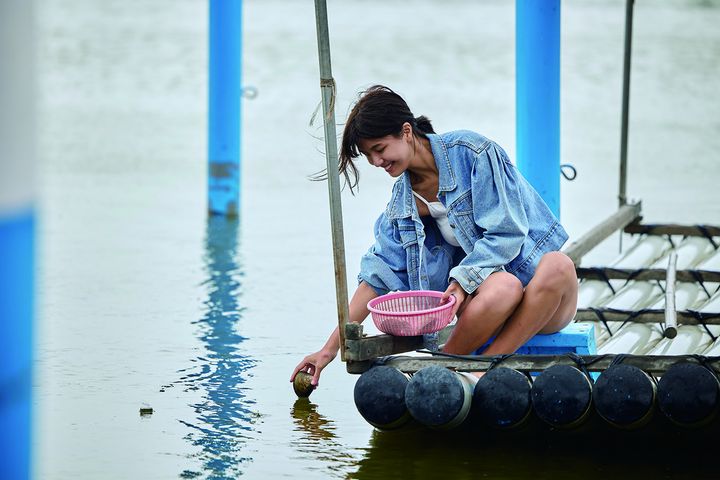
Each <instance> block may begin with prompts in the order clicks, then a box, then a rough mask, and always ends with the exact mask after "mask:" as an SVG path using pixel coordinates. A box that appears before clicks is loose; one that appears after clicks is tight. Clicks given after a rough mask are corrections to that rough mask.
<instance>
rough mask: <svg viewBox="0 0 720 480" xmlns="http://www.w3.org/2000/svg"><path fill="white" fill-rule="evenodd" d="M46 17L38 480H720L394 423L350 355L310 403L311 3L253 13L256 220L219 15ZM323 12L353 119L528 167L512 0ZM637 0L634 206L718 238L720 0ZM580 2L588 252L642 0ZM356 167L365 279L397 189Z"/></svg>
mask: <svg viewBox="0 0 720 480" xmlns="http://www.w3.org/2000/svg"><path fill="white" fill-rule="evenodd" d="M36 3H37V6H38V8H37V13H38V33H39V42H38V47H39V71H40V73H41V77H40V83H39V88H40V105H41V112H40V113H41V131H40V143H41V145H40V147H41V155H42V165H41V171H40V174H41V175H40V199H41V205H40V207H41V208H40V212H41V227H40V239H39V245H40V247H39V264H40V268H41V271H40V275H39V285H38V291H39V299H38V303H39V305H38V306H39V318H38V328H37V332H38V333H37V353H36V357H37V369H36V379H35V403H36V427H35V452H34V453H35V468H36V474H37V477H38V478H58V479H65V478H78V479H96V478H103V479H128V478H143V479H146V478H147V479H152V478H158V479H165V478H236V477H238V476H241V475H242V476H245V477H246V478H279V477H289V478H367V479H370V478H372V479H376V478H392V477H408V478H424V477H428V478H430V477H432V478H438V477H442V478H476V477H481V476H484V477H491V478H492V477H495V478H527V477H529V476H530V475H531V474H532V475H536V476H538V477H539V478H542V477H550V476H552V477H553V478H558V477H559V478H577V476H579V474H580V472H583V474H584V475H586V476H589V477H591V478H606V477H607V476H615V477H625V478H637V477H639V476H641V475H643V474H647V475H649V476H651V477H653V478H665V477H671V476H689V477H693V478H699V477H703V476H707V475H706V474H707V473H708V471H709V470H708V469H706V468H705V467H704V465H703V461H705V460H706V459H707V457H702V458H690V457H683V456H678V455H663V454H662V453H658V454H656V455H653V456H652V457H651V456H649V455H647V454H639V453H638V454H635V453H633V452H634V450H633V448H632V447H633V446H634V445H636V444H637V443H638V441H636V440H635V439H634V437H632V436H629V437H621V438H620V439H614V440H612V443H609V444H604V443H601V444H600V445H599V446H598V445H595V446H593V447H591V446H589V445H588V446H586V445H585V444H584V443H581V442H576V441H571V442H565V443H559V444H555V443H553V442H545V441H543V440H541V439H534V440H533V438H534V437H532V436H531V437H530V439H531V440H530V444H529V445H528V444H527V443H522V442H519V441H516V440H513V439H508V438H502V437H494V436H493V437H489V438H486V437H487V435H484V436H479V435H477V434H472V433H468V432H454V433H450V434H448V433H438V432H426V431H416V430H411V431H409V432H404V433H400V434H387V433H379V432H374V431H373V430H372V428H371V427H370V426H369V425H368V424H366V423H365V422H364V421H363V420H362V418H360V416H359V414H358V413H357V412H356V410H355V408H354V405H353V400H352V389H353V385H354V382H355V379H356V377H354V376H351V375H348V374H347V373H346V372H345V371H344V368H343V366H342V364H340V362H335V363H333V364H331V366H329V367H328V368H327V369H326V371H325V372H324V373H323V377H322V380H321V386H320V388H319V389H318V390H317V391H316V392H314V393H313V395H312V397H311V401H309V402H308V401H303V400H296V398H295V395H294V394H293V392H292V389H291V388H290V384H289V383H288V377H289V375H290V373H291V371H292V368H293V367H294V366H295V364H296V363H297V362H298V361H300V359H301V358H302V357H303V355H305V354H307V353H309V352H311V351H313V350H316V349H317V348H319V347H320V346H321V345H322V343H323V342H324V341H325V339H326V337H327V334H328V333H329V332H330V331H331V330H332V328H333V326H334V325H335V295H334V283H333V268H332V256H331V254H330V252H331V241H330V228H329V214H328V207H327V193H326V190H325V188H326V186H325V184H322V183H313V182H309V181H308V180H307V178H306V177H307V175H308V174H311V173H313V172H315V171H317V170H319V169H320V168H322V167H323V165H324V157H323V155H322V148H323V147H322V145H323V144H322V141H321V140H320V139H319V138H320V137H321V136H322V127H321V126H320V125H317V124H315V125H313V126H309V125H308V122H309V120H310V117H311V115H312V112H313V111H314V109H315V107H316V106H317V104H318V101H319V98H320V95H319V87H318V67H317V47H316V43H315V25H314V10H313V5H312V2H310V1H305V2H303V1H294V0H263V1H260V0H254V1H252V0H247V1H246V2H244V5H245V6H244V15H245V17H244V20H243V21H244V26H245V32H244V51H245V57H244V81H245V83H246V84H248V85H253V86H255V87H257V89H258V91H259V96H258V97H257V99H255V100H248V101H246V102H245V104H244V110H243V112H244V113H243V175H244V177H243V179H244V180H243V215H242V218H241V219H240V221H237V222H232V221H226V220H224V219H210V220H208V219H207V217H206V213H205V195H206V193H205V168H206V167H205V165H206V164H205V162H206V153H205V148H206V134H205V129H206V95H207V82H206V65H207V51H206V48H207V2H206V1H200V0H182V1H170V0H154V1H152V2H150V1H140V0H131V1H115V0H103V1H102V2H96V1H92V0H38V1H37V2H36ZM328 3H329V13H330V34H331V48H332V53H333V69H334V74H335V77H336V80H337V83H338V109H337V111H338V121H342V117H344V115H345V114H346V112H347V111H348V108H349V106H350V104H351V102H352V100H353V99H354V98H355V95H356V93H357V91H358V90H359V89H361V88H362V87H365V86H368V85H370V84H373V83H385V84H388V85H390V86H392V87H393V88H394V89H396V90H397V91H399V92H400V93H402V94H403V95H404V96H405V97H406V99H407V100H408V102H409V103H410V105H411V107H412V108H413V109H414V110H415V112H416V113H417V114H426V115H428V116H429V117H430V118H431V119H432V120H433V122H434V125H435V126H436V128H437V130H439V131H445V130H451V129H456V128H470V129H474V130H477V131H480V132H482V133H484V134H486V135H487V136H489V137H491V138H493V139H495V140H497V141H498V142H499V143H501V144H502V145H504V146H505V147H506V149H507V150H508V152H509V153H510V155H511V156H513V154H514V150H515V145H514V135H515V130H514V128H515V127H514V109H515V105H514V2H512V1H500V0H497V1H487V2H486V1H483V2H471V1H457V0H455V1H447V2H432V1H429V0H427V1H409V2H382V1H366V2H355V1H350V0H343V1H340V0H338V1H329V2H328ZM636 3H637V7H636V18H635V25H636V36H635V43H634V47H635V57H634V70H633V77H632V82H633V83H632V85H633V91H632V95H633V96H632V102H631V139H630V169H629V175H630V180H629V187H628V192H629V193H630V195H631V196H633V197H635V198H641V199H642V200H643V202H644V213H645V217H646V219H647V220H648V221H651V222H652V221H658V222H703V223H709V224H720V203H718V196H717V179H718V178H720V162H719V161H718V158H717V152H718V151H720V136H718V135H717V132H718V131H720V96H719V95H718V93H717V78H719V77H720V30H718V28H717V25H718V24H720V4H719V3H718V2H716V1H710V0H705V1H701V0H683V1H680V0H678V1H660V0H647V1H642V2H636ZM562 8H563V13H562V15H563V17H562V18H563V20H562V29H563V30H562V55H563V57H562V88H563V90H562V135H563V136H562V154H563V161H565V162H571V163H573V164H574V165H575V166H576V167H577V168H578V171H579V175H578V179H577V180H576V181H575V182H573V183H568V182H564V183H563V187H562V188H563V192H562V193H563V197H562V217H563V222H564V223H565V225H566V226H567V229H568V231H569V232H570V233H571V235H572V236H574V237H575V238H577V236H578V235H580V234H581V233H583V232H585V231H586V230H587V229H588V228H590V227H591V226H592V225H593V224H595V223H596V222H598V221H600V220H601V219H602V218H603V217H605V216H606V215H608V214H610V213H611V212H612V211H613V209H614V208H615V205H616V192H617V169H618V160H617V159H618V154H619V143H620V140H619V124H620V92H621V67H622V42H623V34H622V29H623V20H624V2H622V1H619V0H612V1H600V0H597V1H587V2H571V1H567V2H563V5H562ZM361 176H362V180H361V191H360V193H359V195H357V196H355V197H352V196H350V195H344V196H343V202H344V204H343V208H344V216H345V219H344V223H345V239H346V246H347V258H348V277H349V278H350V284H351V285H353V284H354V280H353V279H354V278H355V276H356V275H357V269H358V261H357V259H358V258H359V256H360V255H361V254H362V253H363V252H364V250H365V249H366V248H367V247H368V245H369V244H370V243H371V241H372V228H371V227H372V224H373V222H374V220H375V218H376V216H377V214H378V213H379V212H380V211H381V210H382V209H383V208H384V206H385V203H386V202H387V198H388V195H389V190H390V185H391V181H390V180H389V179H388V178H386V176H385V175H384V174H383V172H381V171H373V170H372V169H371V168H369V167H367V166H365V165H361ZM616 249H617V239H613V240H611V241H610V242H608V245H606V246H604V247H603V248H601V249H599V250H598V252H597V253H596V254H595V255H594V256H591V258H590V259H589V260H593V261H603V260H606V259H608V258H611V257H612V256H613V255H614V254H615V252H616ZM368 330H369V331H371V332H372V331H373V327H372V326H368ZM143 407H151V408H153V414H152V415H146V416H140V415H139V410H140V408H143ZM633 442H634V443H633ZM528 446H530V447H531V448H527V447H528ZM671 450H672V449H671Z"/></svg>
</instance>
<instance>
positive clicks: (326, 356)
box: [290, 349, 337, 387]
mask: <svg viewBox="0 0 720 480" xmlns="http://www.w3.org/2000/svg"><path fill="white" fill-rule="evenodd" d="M336 356H337V350H335V351H334V352H331V351H327V350H324V349H323V350H320V351H317V352H315V353H311V354H310V355H308V356H307V357H305V358H303V359H302V361H301V362H300V363H298V366H297V367H295V371H294V372H293V374H292V375H291V376H290V381H291V382H292V381H293V380H295V375H297V374H298V372H306V373H309V374H310V375H312V376H313V378H312V381H311V382H310V383H311V385H312V386H313V387H317V386H318V382H319V381H320V372H322V371H323V369H324V368H325V367H326V366H327V365H328V364H329V363H330V362H332V361H333V359H334V358H335V357H336Z"/></svg>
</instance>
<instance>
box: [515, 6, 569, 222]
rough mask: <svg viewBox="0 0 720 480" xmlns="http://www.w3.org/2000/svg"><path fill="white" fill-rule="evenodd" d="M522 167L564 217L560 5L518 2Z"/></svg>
mask: <svg viewBox="0 0 720 480" xmlns="http://www.w3.org/2000/svg"><path fill="white" fill-rule="evenodd" d="M515 9H516V12H515V13H516V24H515V35H516V40H515V62H516V65H515V68H516V72H515V74H516V89H517V90H516V122H517V164H518V168H519V169H520V171H521V172H522V173H523V175H524V176H525V178H527V179H528V181H529V182H530V184H532V186H533V187H534V188H535V190H537V191H538V193H539V194H540V196H542V198H543V199H544V200H545V202H546V203H547V204H548V206H549V207H550V209H551V210H552V211H553V213H555V215H556V216H557V217H558V218H559V217H560V0H516V3H515Z"/></svg>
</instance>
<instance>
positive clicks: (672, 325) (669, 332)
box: [663, 250, 677, 338]
mask: <svg viewBox="0 0 720 480" xmlns="http://www.w3.org/2000/svg"><path fill="white" fill-rule="evenodd" d="M676 268H677V253H676V252H675V251H674V250H673V251H672V252H670V259H669V260H668V268H667V279H666V280H665V328H664V329H663V335H664V336H665V337H666V338H675V337H676V336H677V312H676V311H675V270H676Z"/></svg>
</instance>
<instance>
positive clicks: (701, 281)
mask: <svg viewBox="0 0 720 480" xmlns="http://www.w3.org/2000/svg"><path fill="white" fill-rule="evenodd" d="M689 272H690V276H691V277H693V278H694V279H695V281H696V282H697V283H699V284H700V286H701V287H702V289H703V291H704V292H705V295H707V297H708V298H710V297H712V295H711V294H710V292H708V289H707V287H705V279H704V278H703V276H702V275H701V274H700V272H698V271H697V270H689Z"/></svg>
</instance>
